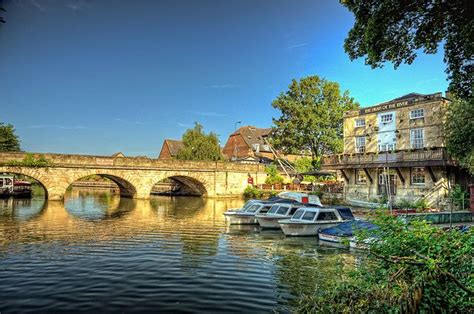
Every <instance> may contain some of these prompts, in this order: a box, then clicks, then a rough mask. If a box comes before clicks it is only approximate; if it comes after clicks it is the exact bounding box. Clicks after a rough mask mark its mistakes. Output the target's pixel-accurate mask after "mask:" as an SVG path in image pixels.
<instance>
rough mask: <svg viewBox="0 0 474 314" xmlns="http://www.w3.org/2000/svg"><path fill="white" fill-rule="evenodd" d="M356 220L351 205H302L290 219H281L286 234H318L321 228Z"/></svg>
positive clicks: (280, 222)
mask: <svg viewBox="0 0 474 314" xmlns="http://www.w3.org/2000/svg"><path fill="white" fill-rule="evenodd" d="M349 220H354V215H353V214H352V211H351V209H350V208H349V207H342V206H335V207H311V206H308V207H300V208H298V210H297V211H296V212H295V214H294V215H293V216H292V217H291V218H290V219H284V220H279V221H278V223H279V224H280V227H281V229H282V230H283V233H284V234H285V235H290V236H310V235H317V234H318V232H319V230H320V229H325V228H329V227H333V226H336V225H338V224H340V223H343V222H345V221H349Z"/></svg>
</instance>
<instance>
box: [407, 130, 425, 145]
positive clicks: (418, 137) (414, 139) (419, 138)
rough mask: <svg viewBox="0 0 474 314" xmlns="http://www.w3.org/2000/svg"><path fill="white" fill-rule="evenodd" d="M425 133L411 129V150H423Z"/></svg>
mask: <svg viewBox="0 0 474 314" xmlns="http://www.w3.org/2000/svg"><path fill="white" fill-rule="evenodd" d="M423 138H424V131H423V129H422V128H420V129H411V130H410V143H411V148H423V147H424V146H425V144H424V140H423Z"/></svg>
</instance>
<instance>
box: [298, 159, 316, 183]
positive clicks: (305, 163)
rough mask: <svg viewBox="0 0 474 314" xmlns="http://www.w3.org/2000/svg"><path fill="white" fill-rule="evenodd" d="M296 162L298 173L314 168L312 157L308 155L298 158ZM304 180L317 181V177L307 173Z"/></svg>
mask: <svg viewBox="0 0 474 314" xmlns="http://www.w3.org/2000/svg"><path fill="white" fill-rule="evenodd" d="M294 164H295V169H296V171H298V173H303V172H309V171H312V170H314V168H313V162H312V160H311V158H308V157H302V158H298V159H297V160H296V161H295V163H294ZM304 181H309V182H314V181H316V177H315V176H308V175H305V176H304Z"/></svg>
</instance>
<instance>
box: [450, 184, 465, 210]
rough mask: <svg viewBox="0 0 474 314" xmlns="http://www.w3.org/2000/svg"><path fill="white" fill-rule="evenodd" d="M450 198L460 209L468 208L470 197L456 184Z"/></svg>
mask: <svg viewBox="0 0 474 314" xmlns="http://www.w3.org/2000/svg"><path fill="white" fill-rule="evenodd" d="M449 198H450V199H451V202H452V204H453V205H454V206H456V207H457V208H458V209H464V208H466V207H468V204H469V195H468V193H467V192H466V191H464V190H463V189H462V188H461V186H460V185H459V184H456V185H455V186H454V187H453V188H452V189H451V191H450V192H449Z"/></svg>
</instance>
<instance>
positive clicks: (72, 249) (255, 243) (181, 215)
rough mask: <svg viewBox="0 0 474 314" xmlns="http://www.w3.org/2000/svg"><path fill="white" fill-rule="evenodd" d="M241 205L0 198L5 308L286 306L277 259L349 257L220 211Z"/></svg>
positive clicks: (0, 296)
mask: <svg viewBox="0 0 474 314" xmlns="http://www.w3.org/2000/svg"><path fill="white" fill-rule="evenodd" d="M241 204H242V201H241V200H206V199H200V198H184V197H181V198H156V199H153V200H151V201H138V200H129V199H120V198H119V197H116V196H113V195H112V196H111V195H110V194H104V193H87V194H80V193H74V192H73V193H71V195H69V197H68V198H67V199H66V201H65V202H64V203H62V202H46V201H45V200H41V199H33V200H31V201H30V202H28V201H22V202H16V203H15V202H12V201H9V203H2V204H1V205H2V206H0V312H2V313H3V312H17V311H21V312H38V311H39V312H51V311H54V312H56V311H84V312H91V311H120V312H123V311H126V312H143V311H160V312H183V313H201V312H214V313H222V312H239V313H241V312H249V313H259V312H262V313H268V312H272V311H278V312H287V311H290V310H291V304H290V300H291V298H292V291H291V289H290V288H289V286H288V285H287V284H285V283H284V282H283V281H282V277H281V273H282V272H281V266H280V265H279V263H278V261H280V260H281V259H282V258H285V256H287V255H289V254H300V255H306V256H308V255H311V256H315V258H318V259H322V260H323V259H324V258H326V257H331V256H335V255H338V256H346V257H347V259H348V260H351V258H352V257H353V256H352V255H350V254H349V253H348V252H345V251H341V250H339V249H334V248H324V247H321V246H319V245H318V242H317V240H316V239H311V238H305V239H294V238H285V237H284V236H283V235H282V234H281V233H280V232H275V231H271V232H260V231H259V230H258V228H257V229H256V228H254V227H251V228H247V229H245V228H234V229H232V228H231V227H229V226H226V225H225V222H224V219H223V215H222V213H223V211H225V210H226V209H227V208H231V207H238V206H239V205H241ZM294 271H295V272H297V271H298V269H294Z"/></svg>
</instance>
